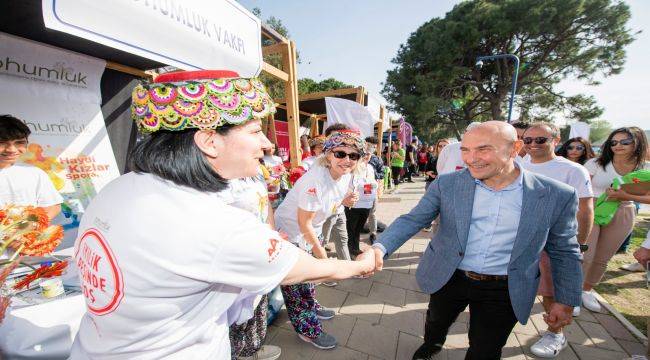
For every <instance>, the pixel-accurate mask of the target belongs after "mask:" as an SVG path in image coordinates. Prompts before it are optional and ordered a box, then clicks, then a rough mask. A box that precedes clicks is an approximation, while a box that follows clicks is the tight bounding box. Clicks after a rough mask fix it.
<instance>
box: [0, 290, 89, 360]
mask: <svg viewBox="0 0 650 360" xmlns="http://www.w3.org/2000/svg"><path fill="white" fill-rule="evenodd" d="M85 311H86V304H85V302H84V298H83V296H82V295H75V296H69V297H66V298H63V299H61V300H55V301H50V302H47V303H44V304H39V305H31V306H23V307H11V308H10V309H9V311H8V312H7V316H6V317H5V320H4V322H3V323H2V325H0V348H1V349H2V351H3V352H4V354H5V355H7V356H8V357H9V358H10V359H14V358H15V359H20V358H30V359H67V358H68V356H69V355H70V347H71V346H72V341H73V340H74V337H75V335H76V334H77V331H78V330H79V323H80V322H81V317H82V316H83V314H84V313H85Z"/></svg>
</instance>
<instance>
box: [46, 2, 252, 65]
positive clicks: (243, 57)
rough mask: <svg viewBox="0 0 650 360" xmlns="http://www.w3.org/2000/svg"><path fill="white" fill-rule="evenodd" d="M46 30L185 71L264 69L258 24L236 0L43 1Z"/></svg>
mask: <svg viewBox="0 0 650 360" xmlns="http://www.w3.org/2000/svg"><path fill="white" fill-rule="evenodd" d="M43 19H44V21H45V26H46V27H47V28H49V29H54V30H58V31H62V32H65V33H68V34H72V35H75V36H79V37H82V38H84V39H88V40H91V41H94V42H98V43H101V44H104V45H106V46H110V47H113V48H116V49H119V50H123V51H126V52H128V53H131V54H135V55H138V56H142V57H144V58H147V59H151V60H154V61H158V62H161V63H163V64H166V65H171V66H175V67H177V68H179V69H183V70H197V69H228V70H233V71H236V72H238V73H239V75H241V76H242V77H254V76H257V75H258V74H259V72H260V71H261V69H262V42H261V41H262V40H261V23H260V19H258V18H257V17H256V16H255V15H253V14H252V13H250V12H249V11H248V10H246V9H245V8H243V7H242V6H241V5H239V4H238V3H237V2H236V1H234V0H104V1H96V0H43Z"/></svg>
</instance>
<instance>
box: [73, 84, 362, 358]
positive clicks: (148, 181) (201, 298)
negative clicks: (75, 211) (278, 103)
mask: <svg viewBox="0 0 650 360" xmlns="http://www.w3.org/2000/svg"><path fill="white" fill-rule="evenodd" d="M131 110H132V113H133V117H134V120H135V122H136V123H137V125H138V127H139V129H140V131H142V132H143V133H147V134H148V135H147V136H146V137H145V138H144V139H143V140H142V141H140V142H139V143H138V144H137V145H136V148H135V149H134V151H133V153H132V154H131V161H132V168H133V169H134V170H135V171H134V172H131V173H128V174H126V175H123V176H121V177H119V178H118V179H116V180H114V181H112V182H111V183H110V184H108V185H106V186H105V187H104V188H103V189H102V190H101V191H100V192H99V194H97V196H96V197H95V199H94V200H93V201H92V202H91V204H90V206H89V207H88V209H87V211H86V213H85V214H84V217H83V219H82V221H81V224H80V226H79V236H78V238H77V240H76V243H75V264H76V265H77V267H78V270H79V275H80V278H81V287H82V290H83V293H84V296H85V298H86V305H87V311H86V313H85V315H84V316H83V318H82V320H81V324H80V328H79V332H78V334H77V336H76V338H75V341H74V344H73V346H72V353H71V358H72V359H82V358H83V359H86V358H96V359H105V358H110V359H133V358H148V359H160V358H166V357H174V358H180V359H193V358H201V359H207V358H209V359H220V360H227V359H230V343H229V340H228V327H229V324H231V323H233V322H235V321H236V320H240V321H241V320H243V319H242V317H243V316H242V315H243V314H245V313H250V310H251V308H250V304H251V302H252V301H251V299H253V298H254V297H255V296H257V295H262V294H266V293H268V292H269V291H270V290H271V289H273V288H274V287H275V286H277V285H278V284H280V283H282V284H285V285H289V284H296V283H304V282H306V281H322V280H324V279H331V278H334V279H342V278H347V277H350V276H354V275H358V274H362V273H364V272H367V271H370V270H371V269H372V268H373V267H374V260H373V259H371V256H372V255H371V254H366V253H364V254H363V256H361V259H360V260H361V261H359V262H351V261H338V260H317V259H314V258H313V257H312V256H309V255H308V254H307V253H305V252H304V251H300V250H299V249H298V248H296V247H295V246H292V245H291V244H289V243H288V242H286V241H284V240H283V239H282V238H281V237H280V235H279V234H278V233H277V232H275V231H273V230H271V229H270V228H269V227H268V226H267V225H265V224H262V223H261V222H260V220H259V219H257V218H255V216H254V215H252V214H250V213H249V212H247V211H245V210H241V209H237V208H235V207H232V206H229V205H226V204H225V203H224V201H223V200H221V199H220V198H219V196H218V195H217V194H218V193H219V192H220V191H222V190H224V189H225V188H226V185H227V184H228V181H229V180H230V179H238V178H243V177H249V176H254V175H255V174H256V173H257V171H258V166H259V159H260V158H261V157H262V149H263V148H266V147H269V146H270V143H269V141H268V140H267V139H266V137H265V136H264V134H263V133H262V128H261V122H260V119H261V118H263V117H266V116H268V115H269V114H270V113H272V112H273V110H274V106H273V101H272V100H271V99H270V98H269V96H268V95H267V93H266V91H265V89H264V86H263V85H262V84H261V83H260V82H259V81H258V80H257V79H242V78H239V77H238V75H237V74H236V73H233V72H227V71H221V72H213V71H208V72H206V71H199V72H179V73H173V74H166V75H160V76H159V77H157V78H156V81H155V82H153V83H145V84H140V85H138V86H137V87H136V88H135V90H134V91H133V104H132V108H131ZM369 255H370V256H369Z"/></svg>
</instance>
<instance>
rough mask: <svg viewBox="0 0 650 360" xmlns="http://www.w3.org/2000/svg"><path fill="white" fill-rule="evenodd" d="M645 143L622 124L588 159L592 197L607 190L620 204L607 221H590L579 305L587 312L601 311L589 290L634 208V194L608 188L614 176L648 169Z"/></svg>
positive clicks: (627, 226)
mask: <svg viewBox="0 0 650 360" xmlns="http://www.w3.org/2000/svg"><path fill="white" fill-rule="evenodd" d="M647 149H648V142H647V139H646V136H645V134H644V133H643V131H642V130H641V129H639V128H636V127H622V128H619V129H616V130H614V131H613V132H612V133H611V134H609V136H608V137H607V141H605V143H604V144H603V150H602V153H601V154H600V156H598V157H597V158H593V159H591V160H588V161H587V162H586V163H585V167H586V168H587V170H588V171H589V174H590V175H591V182H592V186H593V190H594V197H595V198H598V197H599V196H600V195H601V194H603V193H607V196H608V199H609V200H618V201H620V202H621V203H620V205H619V207H618V210H617V211H616V213H615V214H614V217H613V218H612V220H611V221H610V223H609V224H607V225H604V226H599V225H596V224H594V227H593V229H592V230H591V233H590V234H589V238H588V239H587V245H588V246H589V249H588V250H587V252H585V257H584V262H583V267H582V270H583V274H584V284H583V292H582V305H583V306H584V307H586V308H587V309H589V310H591V311H596V312H599V311H601V305H600V303H599V302H598V300H597V299H596V296H595V294H594V293H593V292H592V291H591V290H592V288H593V287H594V286H595V285H596V284H598V283H599V282H600V280H601V278H602V277H603V274H604V273H605V270H606V268H607V263H608V262H609V260H610V259H611V258H612V256H614V254H615V253H616V251H617V250H618V248H619V247H620V246H621V244H622V243H623V241H625V238H626V237H627V235H628V234H630V232H631V231H632V228H633V227H634V218H635V216H636V214H635V208H634V203H633V201H639V199H638V198H639V197H638V196H634V195H630V194H628V193H626V192H625V191H623V190H614V189H612V188H611V184H612V181H613V180H614V178H617V177H619V176H623V175H625V174H627V173H629V172H632V171H635V170H639V169H649V168H650V166H648V163H646V161H645V156H646V152H647Z"/></svg>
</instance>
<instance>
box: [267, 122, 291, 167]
mask: <svg viewBox="0 0 650 360" xmlns="http://www.w3.org/2000/svg"><path fill="white" fill-rule="evenodd" d="M274 121H275V139H276V141H277V144H275V145H276V146H277V148H278V156H279V157H281V158H282V161H289V149H291V146H290V145H289V123H287V122H286V121H280V120H274ZM267 137H268V138H269V139H272V137H271V134H270V133H269V136H267Z"/></svg>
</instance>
